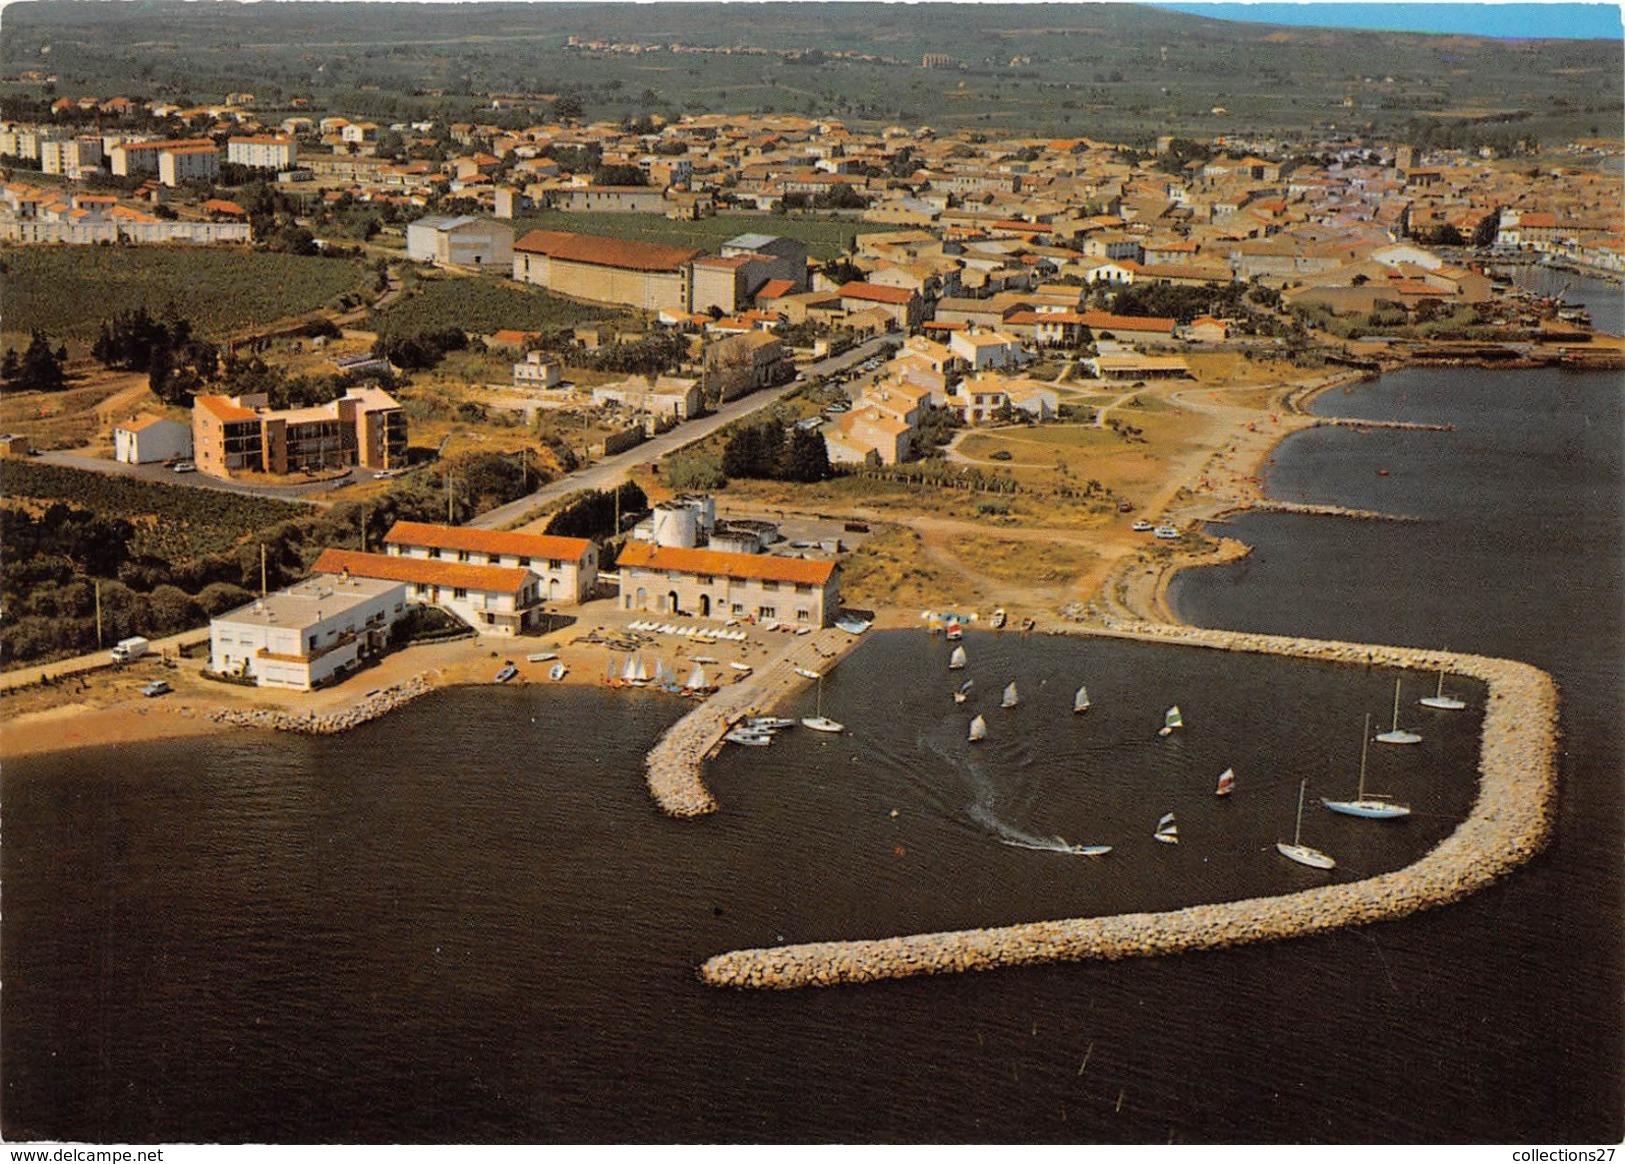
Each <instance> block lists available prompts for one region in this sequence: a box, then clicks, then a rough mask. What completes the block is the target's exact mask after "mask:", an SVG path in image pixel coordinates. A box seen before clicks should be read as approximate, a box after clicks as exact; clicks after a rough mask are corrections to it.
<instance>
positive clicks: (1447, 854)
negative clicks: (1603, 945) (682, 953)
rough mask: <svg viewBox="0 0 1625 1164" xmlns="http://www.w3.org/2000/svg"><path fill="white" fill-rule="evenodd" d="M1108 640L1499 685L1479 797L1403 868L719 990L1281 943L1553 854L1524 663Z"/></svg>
mask: <svg viewBox="0 0 1625 1164" xmlns="http://www.w3.org/2000/svg"><path fill="white" fill-rule="evenodd" d="M1053 633H1060V634H1075V635H1080V636H1088V635H1106V636H1113V637H1122V638H1132V639H1137V640H1141V641H1153V642H1171V643H1179V644H1183V645H1187V646H1194V647H1205V648H1209V649H1216V650H1231V651H1247V652H1252V653H1263V654H1272V655H1278V656H1283V657H1289V658H1306V659H1317V660H1327V661H1333V662H1341V663H1350V664H1357V665H1361V666H1372V665H1376V666H1389V667H1400V668H1405V669H1414V670H1424V671H1430V672H1431V671H1437V670H1439V669H1441V668H1442V669H1445V670H1448V671H1450V672H1452V673H1454V674H1457V675H1461V676H1465V677H1468V678H1473V679H1478V680H1480V681H1482V682H1483V683H1484V684H1485V685H1486V687H1487V688H1488V696H1487V699H1486V704H1485V709H1484V722H1483V730H1482V736H1481V744H1480V751H1479V790H1478V796H1477V798H1476V799H1475V800H1474V803H1473V807H1472V810H1471V811H1470V812H1469V813H1468V815H1467V817H1466V819H1465V820H1463V821H1462V823H1461V824H1460V825H1458V826H1457V827H1456V829H1455V831H1454V832H1452V833H1451V834H1450V835H1449V836H1447V837H1446V838H1445V839H1444V840H1442V841H1441V842H1440V843H1439V844H1438V845H1436V846H1435V847H1434V848H1433V849H1432V850H1431V851H1429V852H1428V853H1426V854H1424V855H1423V856H1422V857H1421V858H1420V859H1419V860H1417V861H1415V862H1413V863H1412V864H1410V865H1407V866H1406V867H1405V868H1403V869H1399V870H1395V871H1393V872H1391V873H1383V874H1379V875H1377V876H1374V877H1368V878H1364V879H1362V880H1360V881H1353V882H1347V883H1343V884H1338V885H1328V886H1324V887H1321V888H1318V889H1309V890H1301V891H1299V892H1295V893H1290V894H1284V895H1281V896H1277V897H1261V898H1250V899H1247V900H1244V901H1232V902H1222V903H1218V904H1211V905H1194V906H1189V907H1186V908H1184V909H1178V910H1169V911H1164V912H1158V913H1130V914H1116V915H1112V916H1108V917H1090V918H1072V919H1064V920H1057V921H1040V922H1027V923H1018V924H1014V925H1009V926H1002V927H998V928H993V929H979V930H960V931H951V932H942V933H927V934H907V935H901V936H898V937H892V938H881V939H875V940H860V941H833V942H816V943H806V944H801V945H793V946H779V947H773V948H766V949H749V950H734V951H731V952H729V953H725V954H719V955H717V956H715V957H713V958H710V959H708V960H707V961H706V962H705V963H704V964H703V965H701V966H700V968H699V977H700V979H701V980H702V981H703V982H705V983H707V984H709V985H712V986H723V987H735V988H742V989H770V990H789V989H795V988H797V987H802V986H833V985H839V984H847V983H858V982H874V981H879V980H882V979H889V978H904V977H911V976H913V975H916V974H945V973H962V972H964V971H968V970H988V969H994V968H996V967H1000V966H1022V965H1033V964H1036V963H1041V962H1062V961H1082V960H1094V959H1099V960H1116V959H1120V958H1131V957H1152V956H1157V955H1163V954H1176V953H1184V952H1186V951H1190V950H1211V949H1220V948H1224V947H1227V946H1237V945H1243V944H1247V943H1251V942H1265V941H1281V940H1285V939H1288V938H1294V937H1299V936H1302V935H1306V934H1316V933H1325V932H1328V931H1331V930H1337V929H1343V928H1346V927H1348V926H1355V925H1365V924H1368V923H1370V922H1374V921H1384V920H1389V919H1393V918H1399V917H1405V916H1407V915H1409V914H1412V913H1416V912H1418V911H1420V910H1424V909H1431V908H1434V907H1437V906H1440V905H1445V904H1448V903H1450V902H1453V901H1457V900H1460V899H1461V898H1463V897H1465V896H1467V895H1468V894H1470V893H1474V892H1476V891H1477V890H1479V889H1482V888H1484V887H1485V886H1487V885H1489V884H1491V883H1492V882H1494V881H1496V880H1497V879H1499V878H1500V877H1503V876H1505V875H1506V874H1507V873H1509V872H1511V871H1512V870H1513V869H1515V868H1517V867H1518V866H1519V865H1521V864H1522V863H1523V862H1525V861H1527V860H1528V859H1529V858H1530V857H1532V856H1534V855H1535V854H1536V853H1538V852H1539V851H1540V850H1541V849H1542V848H1544V847H1545V845H1546V843H1547V840H1548V839H1549V837H1550V833H1551V827H1552V814H1553V808H1554V804H1555V800H1556V790H1557V709H1558V697H1557V684H1556V683H1555V681H1554V680H1553V679H1552V678H1551V676H1549V675H1547V674H1546V673H1545V672H1544V671H1541V670H1539V669H1538V668H1535V667H1532V666H1530V665H1528V664H1526V663H1519V662H1516V661H1514V660H1510V659H1494V658H1488V657H1485V656H1480V655H1464V654H1456V653H1452V652H1448V651H1436V650H1411V649H1407V648H1404V647H1392V646H1377V645H1372V644H1366V643H1343V642H1331V641H1322V640H1314V639H1295V638H1284V637H1280V636H1274V635H1260V634H1247V633H1238V632H1230V631H1218V630H1207V629H1201V628H1194V627H1185V626H1172V625H1169V626H1165V625H1157V624H1149V623H1139V622H1127V621H1124V622H1120V623H1118V624H1116V625H1114V626H1112V627H1110V628H1107V629H1102V630H1094V629H1090V630H1085V629H1081V628H1073V627H1065V628H1060V629H1058V630H1055V631H1054V632H1053Z"/></svg>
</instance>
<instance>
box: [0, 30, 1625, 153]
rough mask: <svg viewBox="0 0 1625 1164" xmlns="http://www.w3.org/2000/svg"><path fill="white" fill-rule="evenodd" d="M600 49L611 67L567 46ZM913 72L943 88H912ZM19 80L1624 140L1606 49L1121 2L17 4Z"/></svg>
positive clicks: (344, 103)
mask: <svg viewBox="0 0 1625 1164" xmlns="http://www.w3.org/2000/svg"><path fill="white" fill-rule="evenodd" d="M745 13H748V14H749V16H748V19H745V18H743V14H745ZM572 37H573V38H576V41H577V42H578V47H570V39H571V38H572ZM597 42H604V43H605V44H608V45H612V46H613V45H619V46H621V47H620V48H618V49H615V48H611V49H598V48H582V47H579V45H581V44H586V45H593V44H595V43H597ZM631 45H638V46H644V47H645V48H649V49H652V50H653V51H638V52H633V51H629V50H628V48H627V46H631ZM674 45H680V46H684V48H685V50H691V49H706V50H722V49H730V50H732V51H730V52H726V53H723V52H720V51H705V52H697V51H672V46H674ZM842 54H852V55H850V56H843V55H842ZM927 54H933V55H935V56H936V57H937V58H939V60H938V61H937V62H936V63H937V64H939V65H940V66H941V67H936V68H925V67H922V62H923V61H924V60H925V59H926V56H927ZM30 71H34V72H37V73H39V74H54V75H55V76H56V82H55V84H54V87H53V88H52V92H54V93H55V94H58V95H64V94H65V95H80V94H87V93H88V94H96V95H110V94H112V93H124V94H127V95H130V96H137V97H154V96H162V97H168V98H170V99H174V100H182V101H198V102H201V101H208V100H218V99H220V98H221V97H222V96H223V95H224V94H225V93H226V92H228V91H239V90H244V89H247V90H250V91H252V92H253V93H254V94H255V95H256V97H257V98H258V99H259V105H260V107H262V108H273V109H274V108H277V107H278V106H279V104H282V105H285V104H286V103H287V102H288V101H289V100H290V99H292V98H294V97H310V98H312V99H313V102H314V104H315V105H316V106H317V107H319V108H324V109H325V108H333V109H337V110H341V111H343V112H346V113H352V114H358V115H363V116H369V117H377V118H390V119H404V118H407V117H416V116H439V117H449V118H453V119H459V120H462V119H471V118H474V117H476V116H478V117H479V118H480V119H481V120H490V119H492V114H493V108H492V105H493V103H492V95H493V94H496V95H504V96H505V98H508V99H509V101H510V103H511V105H512V108H511V109H510V110H509V111H508V112H507V113H505V114H504V116H511V117H513V118H515V119H518V120H520V121H521V122H523V121H525V120H536V119H537V118H539V117H543V116H546V115H548V114H550V113H553V112H555V111H557V110H558V109H561V108H562V109H563V110H564V111H566V112H570V113H574V112H576V111H577V110H579V113H580V115H581V116H582V117H584V118H586V119H589V120H595V119H614V120H620V119H623V118H626V117H632V116H637V115H640V114H645V113H656V114H662V115H666V116H673V115H678V114H682V113H692V112H706V111H709V112H782V113H796V114H810V115H820V116H838V117H841V118H844V119H846V120H848V121H849V122H853V123H879V124H887V123H892V122H897V123H902V124H908V125H919V124H922V123H923V124H931V125H934V126H937V127H945V128H967V127H968V128H977V129H985V130H987V131H988V132H989V133H992V134H1001V133H1012V132H1014V133H1033V134H1044V135H1051V136H1054V135H1089V136H1095V137H1101V138H1106V139H1111V140H1131V141H1143V140H1149V138H1150V137H1151V136H1153V135H1155V134H1156V133H1158V132H1170V131H1173V132H1179V133H1183V134H1188V135H1193V136H1204V137H1208V136H1213V135H1217V134H1227V133H1228V134H1237V135H1248V134H1259V135H1272V136H1273V135H1281V134H1291V133H1294V132H1302V133H1309V132H1314V133H1316V134H1324V133H1326V132H1328V131H1330V130H1334V129H1335V131H1342V132H1350V133H1375V134H1380V135H1384V136H1394V137H1407V138H1413V139H1414V138H1418V137H1424V138H1426V139H1427V140H1426V141H1419V142H1418V144H1427V143H1428V141H1441V142H1449V143H1450V144H1468V142H1467V139H1468V138H1469V137H1470V136H1471V135H1473V134H1475V133H1476V134H1478V135H1479V136H1483V135H1484V134H1486V133H1488V132H1492V131H1493V132H1494V133H1498V134H1500V135H1502V136H1503V137H1505V138H1506V139H1508V140H1515V139H1518V138H1526V139H1529V140H1537V141H1538V140H1548V141H1551V140H1561V139H1567V138H1570V137H1574V136H1588V137H1590V136H1604V135H1607V136H1617V135H1618V134H1619V131H1620V125H1621V120H1622V114H1625V102H1622V94H1621V83H1620V78H1621V76H1622V74H1625V53H1622V48H1621V44H1620V43H1619V42H1618V41H1607V40H1529V41H1503V40H1494V39H1489V38H1480V37H1472V36H1429V35H1423V34H1415V33H1389V32H1363V31H1353V30H1331V29H1317V28H1288V27H1285V26H1273V25H1262V24H1242V23H1234V22H1229V21H1219V20H1211V19H1207V18H1204V17H1199V16H1191V15H1186V14H1183V13H1178V12H1172V11H1167V10H1163V9H1157V8H1149V7H1139V6H1135V5H1127V4H1065V5H1060V4H1056V5H1014V4H988V5H983V4H929V5H915V4H856V3H852V4H848V3H833V4H810V3H794V4H791V3H781V4H762V5H750V6H746V5H721V4H644V5H631V4H624V5H623V4H595V3H588V4H554V3H547V4H528V5H527V4H455V5H451V4H447V5H439V4H361V3H331V4H329V3H320V4H317V3H282V2H279V3H266V4H244V5H238V4H224V3H206V4H196V3H179V2H175V0H152V2H149V3H142V4H140V5H134V4H89V3H37V2H35V3H27V2H25V3H19V4H13V5H10V6H8V7H7V9H6V11H5V21H4V25H3V29H0V76H3V77H4V78H5V79H6V81H7V84H5V86H4V87H3V88H0V95H3V96H4V97H5V98H6V111H7V113H8V115H10V114H12V113H14V112H17V111H23V112H27V111H28V109H29V108H31V107H34V106H35V105H36V104H37V102H38V101H39V100H40V99H41V98H42V97H43V96H47V95H48V94H46V93H45V92H44V89H45V86H43V85H42V84H40V83H39V82H37V81H35V82H28V83H24V82H20V81H18V78H19V77H21V76H23V75H24V74H25V73H28V72H30ZM560 102H562V104H560ZM1485 127H1493V130H1488V129H1486V128H1485ZM1453 139H1457V140H1453Z"/></svg>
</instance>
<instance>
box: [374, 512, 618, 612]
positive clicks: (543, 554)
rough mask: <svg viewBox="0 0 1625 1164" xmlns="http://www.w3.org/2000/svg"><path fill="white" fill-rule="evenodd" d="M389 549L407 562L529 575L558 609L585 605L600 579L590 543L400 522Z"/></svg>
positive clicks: (391, 534) (387, 544)
mask: <svg viewBox="0 0 1625 1164" xmlns="http://www.w3.org/2000/svg"><path fill="white" fill-rule="evenodd" d="M384 549H385V552H386V553H388V554H390V555H393V556H397V557H402V558H412V559H417V560H424V561H434V562H451V563H458V564H470V565H480V566H501V567H504V568H507V569H520V570H529V571H530V572H531V573H532V574H535V575H536V576H537V578H538V579H539V583H538V591H539V593H540V594H541V596H542V597H543V598H545V599H546V600H547V601H548V602H552V603H555V604H564V605H574V604H576V603H578V602H584V601H586V599H587V597H588V595H589V594H590V593H591V591H592V588H593V583H594V582H596V581H597V578H598V546H597V545H596V544H595V543H594V542H593V541H592V539H590V538H566V537H558V536H555V535H552V534H531V533H519V532H517V531H512V530H489V529H474V528H472V527H470V526H460V525H433V524H430V523H428V522H421V521H397V522H396V523H395V524H394V525H393V526H391V527H390V530H389V533H388V534H387V535H385V537H384Z"/></svg>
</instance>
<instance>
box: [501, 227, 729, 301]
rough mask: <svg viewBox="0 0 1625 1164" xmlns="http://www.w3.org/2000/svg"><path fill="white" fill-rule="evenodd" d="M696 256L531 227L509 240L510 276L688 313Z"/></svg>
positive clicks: (585, 295)
mask: <svg viewBox="0 0 1625 1164" xmlns="http://www.w3.org/2000/svg"><path fill="white" fill-rule="evenodd" d="M700 254H701V252H700V251H699V250H698V249H696V248H693V247H669V246H661V245H659V244H656V243H645V242H632V241H629V240H626V239H618V238H601V237H599V236H597V235H590V234H571V233H569V232H566V231H562V230H533V231H531V232H530V233H529V234H527V235H525V236H524V237H523V238H521V239H520V240H519V241H518V242H516V243H514V244H513V277H514V278H515V279H518V280H519V281H520V282H522V283H535V284H536V285H538V286H540V287H546V288H547V289H548V290H549V291H557V292H559V293H560V294H563V295H573V296H575V297H576V298H577V299H591V300H594V301H595V302H598V303H621V304H625V305H626V306H628V307H636V308H639V309H641V310H643V311H660V310H661V309H663V308H664V309H670V310H675V311H687V310H688V309H689V305H688V304H689V284H690V278H691V276H690V264H691V263H692V262H693V261H694V260H695V259H696V258H698V257H699V255H700Z"/></svg>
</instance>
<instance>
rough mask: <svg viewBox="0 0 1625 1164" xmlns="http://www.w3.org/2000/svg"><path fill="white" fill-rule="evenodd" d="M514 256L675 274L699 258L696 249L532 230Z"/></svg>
mask: <svg viewBox="0 0 1625 1164" xmlns="http://www.w3.org/2000/svg"><path fill="white" fill-rule="evenodd" d="M513 249H514V251H515V252H516V253H521V254H536V255H547V256H548V257H549V258H554V259H562V260H564V261H565V262H571V263H592V264H594V265H596V266H600V267H620V268H623V269H625V270H628V271H677V270H680V269H681V268H682V266H683V264H684V263H687V262H689V261H691V260H692V259H694V258H695V257H696V256H698V255H699V254H700V253H701V252H700V250H699V248H697V247H669V246H663V245H661V244H659V243H646V242H635V241H632V240H630V239H618V238H603V237H601V236H599V235H592V234H573V233H571V232H569V231H563V230H533V231H530V232H529V233H528V234H526V235H525V236H524V237H523V238H521V239H520V240H519V241H518V242H516V243H514V244H513Z"/></svg>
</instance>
